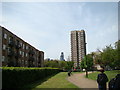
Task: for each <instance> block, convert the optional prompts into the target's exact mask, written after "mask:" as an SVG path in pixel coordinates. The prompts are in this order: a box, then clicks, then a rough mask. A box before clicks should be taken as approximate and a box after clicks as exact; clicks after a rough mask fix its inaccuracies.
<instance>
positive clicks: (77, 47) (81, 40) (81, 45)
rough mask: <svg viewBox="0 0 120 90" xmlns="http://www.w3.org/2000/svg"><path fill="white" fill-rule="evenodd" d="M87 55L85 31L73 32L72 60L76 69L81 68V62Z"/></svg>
mask: <svg viewBox="0 0 120 90" xmlns="http://www.w3.org/2000/svg"><path fill="white" fill-rule="evenodd" d="M85 55H86V40H85V31H84V30H81V31H71V60H72V61H73V62H74V66H75V67H79V66H80V62H81V61H82V59H83V58H84V56H85Z"/></svg>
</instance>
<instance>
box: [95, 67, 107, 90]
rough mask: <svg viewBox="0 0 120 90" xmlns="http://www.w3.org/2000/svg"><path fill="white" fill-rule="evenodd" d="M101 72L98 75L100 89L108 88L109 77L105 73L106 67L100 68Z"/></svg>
mask: <svg viewBox="0 0 120 90" xmlns="http://www.w3.org/2000/svg"><path fill="white" fill-rule="evenodd" d="M99 71H100V72H101V73H100V74H98V76H97V83H98V88H99V90H106V83H107V82H108V77H107V75H106V74H105V73H104V68H101V69H100V70H99Z"/></svg>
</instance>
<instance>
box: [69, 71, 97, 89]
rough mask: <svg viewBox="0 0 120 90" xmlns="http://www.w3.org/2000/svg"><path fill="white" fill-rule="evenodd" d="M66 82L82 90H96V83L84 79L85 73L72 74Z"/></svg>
mask: <svg viewBox="0 0 120 90" xmlns="http://www.w3.org/2000/svg"><path fill="white" fill-rule="evenodd" d="M67 79H68V81H70V82H71V83H73V84H75V85H76V86H78V87H80V88H81V89H82V90H83V89H85V88H89V89H90V88H91V89H93V88H96V89H97V88H98V85H97V82H96V81H94V80H91V79H87V78H85V73H79V74H73V75H71V76H70V77H68V78H67Z"/></svg>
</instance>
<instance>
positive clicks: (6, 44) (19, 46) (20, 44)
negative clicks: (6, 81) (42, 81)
mask: <svg viewBox="0 0 120 90" xmlns="http://www.w3.org/2000/svg"><path fill="white" fill-rule="evenodd" d="M1 42H2V43H1ZM0 60H2V62H1V64H2V66H13V67H43V64H44V52H43V51H39V50H38V49H36V48H35V47H33V46H31V45H30V44H28V43H27V42H25V41H24V40H22V39H21V38H19V37H18V36H16V35H15V34H13V33H12V32H10V31H9V30H7V29H6V28H4V27H1V26H0Z"/></svg>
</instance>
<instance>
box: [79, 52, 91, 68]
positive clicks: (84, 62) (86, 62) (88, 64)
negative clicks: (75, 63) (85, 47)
mask: <svg viewBox="0 0 120 90" xmlns="http://www.w3.org/2000/svg"><path fill="white" fill-rule="evenodd" d="M80 66H81V68H82V69H85V68H87V69H88V70H92V67H93V57H92V54H88V55H86V56H85V57H84V58H83V60H82V61H81V65H80Z"/></svg>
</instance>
